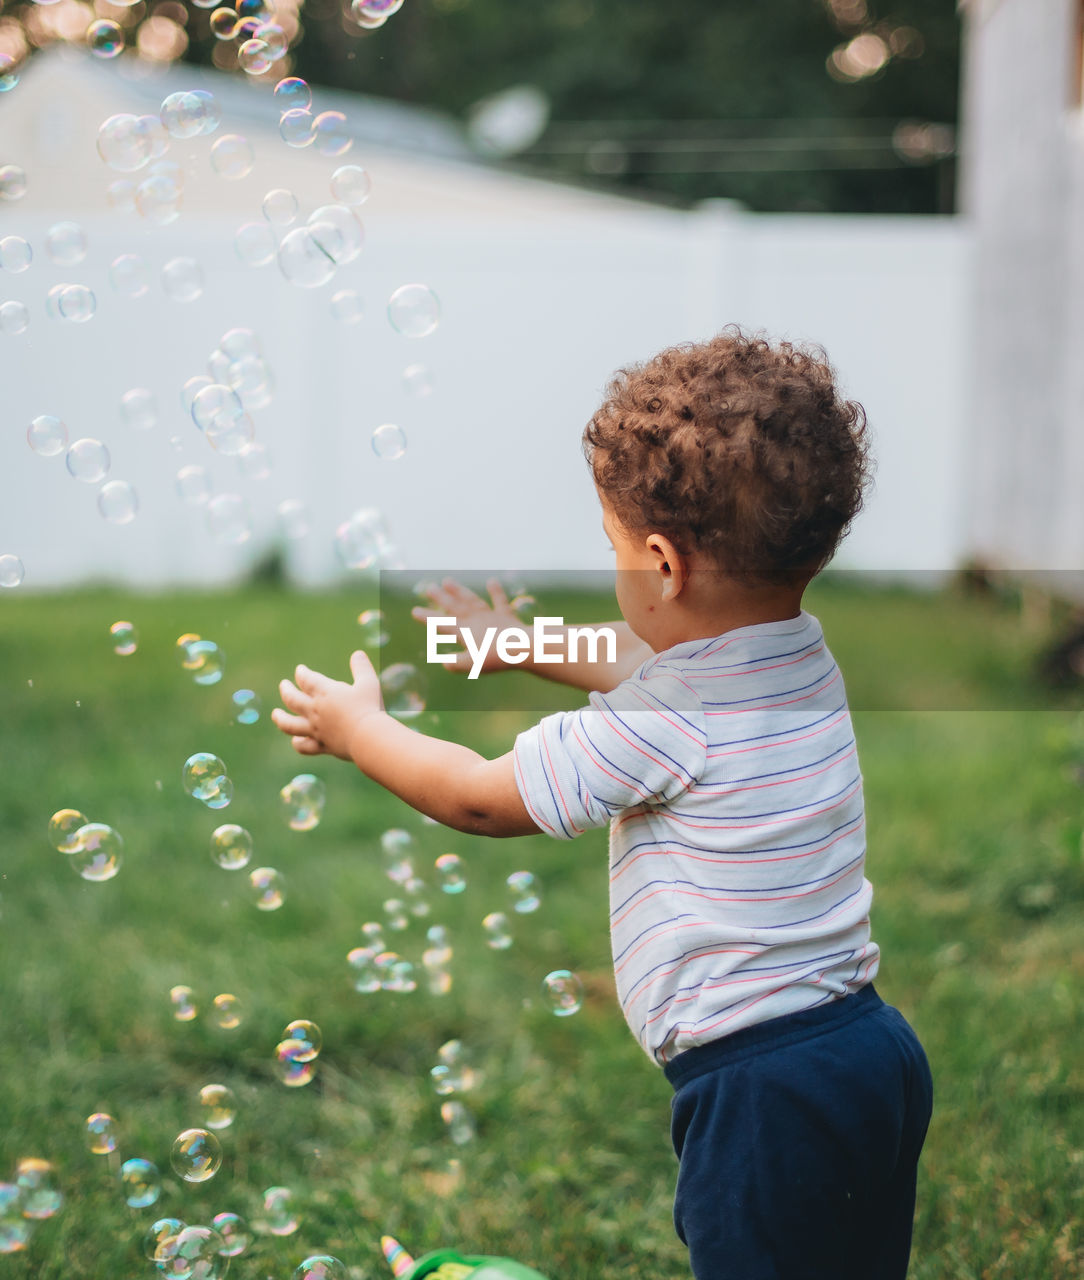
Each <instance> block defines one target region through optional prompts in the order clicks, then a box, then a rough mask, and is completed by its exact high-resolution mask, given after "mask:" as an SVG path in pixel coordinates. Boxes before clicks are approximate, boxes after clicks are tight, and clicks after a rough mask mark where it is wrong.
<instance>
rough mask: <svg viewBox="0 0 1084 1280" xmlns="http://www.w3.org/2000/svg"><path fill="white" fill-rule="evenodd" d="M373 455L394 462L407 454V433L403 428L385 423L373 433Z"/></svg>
mask: <svg viewBox="0 0 1084 1280" xmlns="http://www.w3.org/2000/svg"><path fill="white" fill-rule="evenodd" d="M372 443H373V453H375V454H376V456H377V457H378V458H383V459H384V460H385V461H386V462H394V461H395V460H396V459H397V458H401V457H402V456H403V454H404V453H406V446H407V442H406V433H405V432H404V431H403V428H402V427H397V426H396V425H395V424H394V423H392V422H385V423H383V424H382V425H381V426H379V427H377V428H376V430H375V431H374V432H373V442H372Z"/></svg>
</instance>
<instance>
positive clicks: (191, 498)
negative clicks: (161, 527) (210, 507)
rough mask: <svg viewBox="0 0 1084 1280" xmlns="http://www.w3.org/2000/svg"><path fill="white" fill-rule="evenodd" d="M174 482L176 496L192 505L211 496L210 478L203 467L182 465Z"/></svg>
mask: <svg viewBox="0 0 1084 1280" xmlns="http://www.w3.org/2000/svg"><path fill="white" fill-rule="evenodd" d="M175 483H176V486H177V495H178V497H179V498H180V499H181V501H182V502H187V503H190V504H191V505H192V506H199V505H200V504H201V503H203V502H206V501H207V499H208V498H209V497H210V496H211V478H210V476H208V474H207V472H206V471H205V470H204V468H203V467H182V468H181V469H180V471H178V472H177V479H176V482H175Z"/></svg>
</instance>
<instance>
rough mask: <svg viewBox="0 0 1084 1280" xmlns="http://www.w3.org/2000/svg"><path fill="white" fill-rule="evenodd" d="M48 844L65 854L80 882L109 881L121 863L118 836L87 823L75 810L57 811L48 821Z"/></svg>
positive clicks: (103, 826) (101, 825)
mask: <svg viewBox="0 0 1084 1280" xmlns="http://www.w3.org/2000/svg"><path fill="white" fill-rule="evenodd" d="M48 835H49V843H50V844H51V845H52V846H53V848H54V849H56V850H57V851H58V852H59V853H63V854H66V855H67V857H68V859H69V861H70V864H71V866H72V868H73V869H74V870H75V871H77V872H78V873H79V874H80V875H81V876H82V877H83V879H84V880H90V881H92V882H93V883H96V884H98V883H101V882H102V881H103V880H112V879H113V877H114V876H115V875H116V874H117V872H118V871H119V870H120V868H121V864H122V862H123V861H124V841H123V839H122V838H121V835H120V832H119V831H115V830H114V829H113V828H112V827H111V826H109V825H108V824H107V823H104V822H90V821H88V820H87V817H86V815H85V814H83V813H80V812H79V810H78V809H58V810H57V811H56V813H54V814H53V816H52V817H51V818H50V819H49V832H48Z"/></svg>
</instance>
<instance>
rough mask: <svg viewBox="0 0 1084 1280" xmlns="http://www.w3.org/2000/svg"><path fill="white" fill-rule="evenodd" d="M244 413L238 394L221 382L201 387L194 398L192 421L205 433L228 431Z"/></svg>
mask: <svg viewBox="0 0 1084 1280" xmlns="http://www.w3.org/2000/svg"><path fill="white" fill-rule="evenodd" d="M244 411H245V409H244V405H243V404H242V403H241V397H240V396H239V395H238V394H237V392H236V391H234V389H233V388H232V387H228V386H225V385H224V384H223V383H220V382H211V383H208V384H207V386H204V387H200V388H199V390H198V391H197V392H196V394H195V395H194V396H193V398H192V421H193V422H194V423H195V424H196V426H197V427H199V429H200V430H201V431H203V432H205V433H206V432H209V431H216V432H219V431H225V430H227V429H228V428H229V427H230V425H231V424H232V423H234V422H236V421H237V420H238V419H239V418H240V417H242V415H243V414H244Z"/></svg>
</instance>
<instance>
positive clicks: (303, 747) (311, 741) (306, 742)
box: [290, 735, 323, 756]
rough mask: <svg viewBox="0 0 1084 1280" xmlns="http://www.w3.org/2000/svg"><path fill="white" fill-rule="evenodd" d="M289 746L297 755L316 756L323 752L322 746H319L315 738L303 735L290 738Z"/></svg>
mask: <svg viewBox="0 0 1084 1280" xmlns="http://www.w3.org/2000/svg"><path fill="white" fill-rule="evenodd" d="M290 746H292V747H293V749H294V750H295V751H296V752H297V754H298V755H299V756H318V755H321V754H322V753H323V747H321V746H320V744H319V743H318V742H317V741H316V739H315V738H306V737H304V736H303V735H299V736H298V737H296V738H291V739H290Z"/></svg>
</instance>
